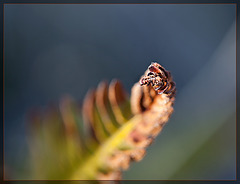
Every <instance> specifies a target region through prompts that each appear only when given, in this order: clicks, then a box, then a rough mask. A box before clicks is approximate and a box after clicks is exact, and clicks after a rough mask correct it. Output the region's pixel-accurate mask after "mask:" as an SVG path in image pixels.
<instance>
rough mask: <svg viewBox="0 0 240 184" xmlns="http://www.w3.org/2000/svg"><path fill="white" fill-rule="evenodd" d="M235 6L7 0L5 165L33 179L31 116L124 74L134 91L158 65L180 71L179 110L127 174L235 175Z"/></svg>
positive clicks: (9, 171)
mask: <svg viewBox="0 0 240 184" xmlns="http://www.w3.org/2000/svg"><path fill="white" fill-rule="evenodd" d="M235 22H236V7H235V5H234V4H195V5H194V4H175V5H174V4H117V5H114V4H95V5H94V4H93V5H90V4H71V5H70V4H69V5H68V4H65V5H63V4H56V5H47V4H45V5H44V4H36V5H34V4H15V5H14V4H5V5H4V80H5V81H4V84H5V86H4V164H5V171H6V173H7V176H6V177H7V178H10V179H29V177H30V176H29V175H28V172H29V169H30V167H29V164H26V163H28V162H27V161H28V159H29V155H28V154H29V153H28V148H27V142H26V127H25V126H26V124H25V117H26V113H27V112H28V111H29V109H31V108H33V107H40V108H41V107H45V106H46V105H48V104H49V103H58V101H59V99H60V98H61V97H62V96H63V95H64V94H69V95H71V96H72V97H74V98H75V99H78V100H79V101H82V100H83V98H84V95H85V94H86V92H87V90H88V89H89V88H93V87H96V86H97V84H98V83H99V82H100V81H101V80H103V79H107V80H108V81H110V80H111V79H113V78H117V79H120V80H121V81H122V83H123V84H124V86H125V88H126V90H127V91H128V92H129V93H130V90H131V87H132V86H133V84H134V83H135V82H137V81H138V80H139V77H140V76H141V75H142V74H143V72H144V71H145V70H146V68H147V66H148V65H149V64H150V63H151V61H158V62H159V63H160V64H161V65H163V66H164V67H165V68H166V69H167V70H170V71H171V72H172V75H173V78H174V80H175V81H176V84H177V97H176V103H175V112H174V114H173V115H172V118H171V119H170V121H169V122H168V124H167V125H166V126H165V128H164V129H163V132H162V133H161V135H160V136H158V137H157V139H156V140H155V142H154V143H153V145H151V146H150V147H149V148H148V150H147V155H146V156H145V158H144V159H143V160H142V161H141V162H139V163H133V164H132V165H131V167H130V169H129V170H128V171H126V172H124V175H123V179H139V180H141V179H146V180H151V179H154V180H167V179H202V180H204V179H221V180H222V179H235V177H236V109H235V107H236V23H235Z"/></svg>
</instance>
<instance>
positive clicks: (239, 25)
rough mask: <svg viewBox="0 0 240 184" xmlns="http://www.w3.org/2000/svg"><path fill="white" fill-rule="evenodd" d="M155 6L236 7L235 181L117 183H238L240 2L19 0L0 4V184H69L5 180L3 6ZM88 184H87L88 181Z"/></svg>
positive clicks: (73, 183)
mask: <svg viewBox="0 0 240 184" xmlns="http://www.w3.org/2000/svg"><path fill="white" fill-rule="evenodd" d="M84 3H87V4H155V3H161V4H230V3H232V4H235V5H236V44H237V45H236V58H237V60H236V100H237V101H236V148H237V149H236V157H237V158H236V161H237V163H236V176H237V177H236V180H150V181H148V180H142V181H141V180H124V181H121V182H120V183H122V184H131V183H136V184H145V183H152V184H158V183H164V184H169V183H171V184H179V183H180V184H185V183H193V182H194V183H198V184H203V183H204V184H205V183H214V184H215V183H216V184H222V183H238V182H240V177H239V175H238V172H237V171H239V165H240V160H239V156H237V153H239V152H240V151H239V147H238V140H240V135H239V134H238V132H240V130H239V126H238V122H239V116H238V114H240V110H239V108H238V107H239V103H240V102H239V98H238V96H239V95H240V92H239V88H240V79H239V77H240V75H239V74H238V71H239V69H240V64H239V62H240V61H239V53H240V47H239V45H240V37H239V30H240V16H239V15H240V1H238V0H149V1H147V0H101V1H99V0H69V1H67V0H51V1H48V0H36V1H34V0H23V1H21V2H19V1H18V0H2V1H0V35H1V37H0V41H1V44H0V59H1V61H2V63H1V66H0V68H1V71H2V75H1V80H0V83H1V86H2V89H3V90H1V93H2V98H1V99H0V102H2V104H3V105H2V106H1V107H0V109H1V111H0V113H1V114H0V115H1V117H2V121H0V123H1V124H0V127H1V128H0V130H1V137H0V143H1V147H0V155H1V159H0V166H1V167H0V183H9V184H10V183H21V184H23V183H34V184H35V183H36V184H38V183H56V184H57V183H68V182H67V181H61V180H54V181H46V180H43V181H41V180H40V181H39V180H19V181H18V180H9V181H4V178H3V176H4V168H3V165H4V152H3V151H4V4H84ZM69 182H70V183H72V184H75V183H76V184H78V183H85V181H69ZM87 183H90V181H89V182H87ZM105 183H107V184H108V183H109V184H110V183H112V182H111V181H109V182H105Z"/></svg>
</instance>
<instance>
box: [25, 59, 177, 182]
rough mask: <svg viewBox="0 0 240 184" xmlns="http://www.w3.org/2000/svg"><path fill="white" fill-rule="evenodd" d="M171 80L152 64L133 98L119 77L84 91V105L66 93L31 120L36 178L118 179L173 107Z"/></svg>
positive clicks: (31, 144) (32, 151) (140, 154)
mask: <svg viewBox="0 0 240 184" xmlns="http://www.w3.org/2000/svg"><path fill="white" fill-rule="evenodd" d="M175 91H176V89H175V83H174V82H173V80H172V77H171V75H170V73H169V72H167V71H166V70H165V69H164V68H163V67H162V66H161V65H159V64H157V63H152V64H151V65H150V66H149V67H148V69H147V71H146V72H145V75H144V76H142V77H141V79H140V81H139V82H138V83H136V84H134V86H133V88H132V91H131V97H130V99H129V97H128V94H127V93H126V91H125V90H124V89H123V87H122V84H121V83H120V82H119V81H118V80H113V81H111V83H110V84H108V83H107V82H106V81H103V82H101V83H100V84H99V85H98V87H97V89H95V90H90V91H88V93H87V95H86V97H85V98H84V102H83V105H82V107H79V106H78V105H77V103H76V102H75V101H74V100H73V99H72V98H71V97H64V98H63V99H62V100H61V102H60V105H59V107H53V108H51V110H48V111H46V112H45V113H42V114H39V113H38V114H35V115H34V116H33V118H32V119H31V124H32V126H31V129H30V130H31V131H30V138H29V143H30V150H31V156H32V160H33V161H32V163H33V166H34V171H35V172H34V173H35V175H34V178H36V179H71V180H119V179H121V171H122V170H126V169H128V168H129V165H130V162H131V161H140V160H141V159H142V158H143V157H144V155H145V153H146V147H147V146H149V145H150V144H151V143H152V141H153V140H154V138H155V137H156V136H157V135H158V134H159V132H160V131H161V130H162V128H163V126H164V125H165V123H166V122H167V121H168V119H169V117H170V115H171V114H172V112H173V103H174V100H175V97H174V96H175Z"/></svg>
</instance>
